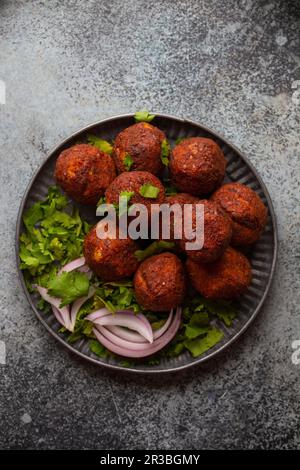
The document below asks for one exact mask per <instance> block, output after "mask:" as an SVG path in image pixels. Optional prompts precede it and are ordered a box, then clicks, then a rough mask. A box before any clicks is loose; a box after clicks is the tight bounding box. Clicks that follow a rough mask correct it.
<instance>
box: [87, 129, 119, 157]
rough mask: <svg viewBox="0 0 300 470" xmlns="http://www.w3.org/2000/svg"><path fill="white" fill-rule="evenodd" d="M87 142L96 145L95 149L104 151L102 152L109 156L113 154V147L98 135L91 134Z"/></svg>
mask: <svg viewBox="0 0 300 470" xmlns="http://www.w3.org/2000/svg"><path fill="white" fill-rule="evenodd" d="M87 141H88V143H89V144H91V145H94V147H97V148H98V149H100V150H102V152H105V153H108V154H109V155H111V154H112V152H113V146H112V145H111V144H110V143H109V142H108V141H107V140H103V139H100V137H97V136H96V135H92V134H89V135H88V136H87Z"/></svg>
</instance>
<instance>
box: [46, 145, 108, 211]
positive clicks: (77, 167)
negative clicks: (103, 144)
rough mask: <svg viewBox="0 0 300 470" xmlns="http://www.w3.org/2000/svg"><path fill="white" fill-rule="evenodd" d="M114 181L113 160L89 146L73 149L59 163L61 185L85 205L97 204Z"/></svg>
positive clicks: (74, 147) (60, 158)
mask: <svg viewBox="0 0 300 470" xmlns="http://www.w3.org/2000/svg"><path fill="white" fill-rule="evenodd" d="M115 177H116V168H115V164H114V161H113V159H112V157H111V156H110V155H108V154H107V153H104V152H102V151H101V150H99V149H98V148H97V147H94V146H92V145H89V144H78V145H74V146H73V147H70V148H68V149H66V150H64V151H63V152H61V154H60V155H59V157H58V159H57V160H56V166H55V178H56V181H57V183H58V185H59V186H60V187H61V188H62V189H63V190H64V191H65V192H66V193H67V194H68V195H69V196H71V197H72V198H73V199H75V201H77V202H80V203H82V204H97V202H98V200H99V199H100V197H101V196H103V195H104V193H105V190H106V188H107V187H108V186H109V185H110V183H111V182H112V181H113V180H114V179H115Z"/></svg>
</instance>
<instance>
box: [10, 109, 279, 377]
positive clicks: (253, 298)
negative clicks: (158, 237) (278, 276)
mask: <svg viewBox="0 0 300 470" xmlns="http://www.w3.org/2000/svg"><path fill="white" fill-rule="evenodd" d="M133 122H134V121H133V114H126V115H121V116H115V117H112V118H109V119H104V120H102V121H99V122H96V123H94V124H91V125H89V126H87V127H85V128H84V129H81V130H80V131H78V132H76V133H75V134H73V135H71V136H70V137H68V138H67V139H66V140H64V141H63V142H62V143H60V144H59V145H58V146H57V147H56V148H55V149H54V150H53V151H52V152H51V153H50V154H49V156H48V158H47V159H46V161H45V162H44V163H43V165H42V166H41V167H40V168H39V169H38V171H37V172H36V173H35V175H34V176H33V178H32V180H31V181H30V184H29V186H28V188H27V190H26V193H25V194H24V197H23V200H22V203H21V207H20V210H19V215H18V220H17V232H16V254H17V263H18V270H19V276H20V280H21V284H22V287H23V289H24V291H25V294H26V296H27V299H28V301H29V303H30V305H31V307H32V309H33V310H34V312H35V314H36V315H37V317H38V319H39V320H40V321H41V322H42V323H43V325H44V326H45V327H46V328H47V330H48V331H49V332H50V333H51V334H52V335H53V336H54V337H55V338H56V339H57V340H58V341H60V342H61V343H62V344H63V345H64V346H65V347H67V348H68V349H69V350H71V351H73V352H75V353H76V354H78V355H79V356H81V357H83V358H85V359H87V360H88V361H90V362H93V363H95V364H98V365H101V366H105V367H108V368H111V369H124V368H123V367H122V366H120V364H119V363H118V361H116V360H114V359H112V358H109V359H102V358H98V357H97V356H95V355H94V354H93V353H92V352H91V351H90V349H89V347H88V344H87V341H85V340H80V341H78V342H77V343H75V344H72V345H70V344H69V343H67V341H66V340H65V338H64V337H63V336H62V335H60V334H58V330H59V328H60V325H59V323H58V322H57V321H56V319H55V317H54V315H53V314H52V313H49V314H45V313H43V312H41V311H39V309H38V308H37V301H38V297H37V296H36V295H32V294H30V293H29V292H28V291H27V289H26V286H25V282H24V278H23V274H22V271H21V270H20V269H19V235H20V233H22V230H23V223H22V215H23V213H24V211H25V210H26V209H27V208H28V207H30V206H31V205H32V204H33V203H34V202H36V201H38V200H40V199H43V198H44V197H45V196H46V194H47V191H48V187H49V186H50V185H52V184H54V180H53V171H54V165H55V160H56V158H57V157H58V155H59V154H60V152H61V151H62V150H64V149H65V148H67V147H70V146H71V145H74V144H75V143H78V142H80V141H83V140H85V137H86V134H88V133H93V134H97V135H99V136H100V137H101V138H103V139H107V140H110V139H114V138H115V136H116V135H117V134H118V132H120V131H121V130H122V129H124V128H125V127H128V126H130V125H131V124H133ZM154 123H155V125H157V126H158V127H159V128H161V129H162V130H164V131H165V133H166V135H167V137H168V139H169V140H170V141H171V143H174V141H175V140H176V139H177V138H178V137H191V136H203V137H209V138H212V139H214V140H215V141H216V142H217V143H218V144H219V145H220V147H221V148H222V150H223V152H224V155H225V157H226V159H227V162H228V164H227V170H226V178H225V181H227V182H229V181H237V182H240V183H243V184H246V185H248V186H249V187H251V188H252V189H254V190H255V191H256V192H257V193H258V194H259V196H260V197H261V198H262V200H263V201H264V203H265V204H266V206H267V207H268V211H269V215H268V223H267V226H266V229H265V232H264V233H263V235H262V237H261V239H260V240H259V241H258V242H257V243H256V244H255V245H254V246H253V247H252V248H251V251H250V252H249V253H248V256H249V257H250V260H251V265H252V275H253V280H252V283H251V286H250V287H249V289H248V291H247V293H246V294H245V295H244V296H243V297H242V298H241V299H240V303H239V315H238V318H237V319H235V320H234V322H233V325H232V327H230V328H227V327H225V326H224V325H223V323H219V324H218V327H219V328H221V329H222V330H223V332H224V337H223V340H222V341H221V342H220V343H219V344H217V345H216V346H215V347H214V348H212V349H210V350H209V351H207V352H206V353H205V354H203V355H202V356H200V357H199V358H196V359H193V358H192V357H191V356H190V354H189V353H188V352H185V353H182V354H181V355H180V356H179V357H178V358H172V359H167V358H165V359H163V360H162V361H161V363H160V364H159V365H157V366H151V367H150V366H147V367H146V366H145V365H142V364H141V365H137V366H136V367H134V368H126V371H131V372H139V373H164V372H171V371H175V370H179V369H185V368H187V367H191V366H193V365H195V364H199V363H202V362H204V361H207V360H208V359H210V358H212V357H214V356H216V355H217V354H219V353H221V352H222V351H225V349H227V348H228V347H229V346H230V345H231V344H232V343H233V342H234V341H235V340H236V339H237V338H238V337H240V336H241V334H242V333H243V332H244V331H246V329H247V328H248V327H249V325H250V324H251V323H252V322H253V320H254V318H255V317H256V315H257V314H258V312H259V311H260V309H261V307H262V305H263V302H264V300H265V298H266V295H267V293H268V290H269V287H270V284H271V280H272V277H273V274H274V269H275V263H276V256H277V227H276V220H275V214H274V209H273V206H272V202H271V199H270V196H269V194H268V191H267V189H266V187H265V185H264V183H263V182H262V180H261V178H260V176H259V175H258V173H257V171H256V170H255V168H253V166H252V165H251V163H250V162H249V161H248V159H247V158H246V157H245V156H243V155H242V154H241V153H240V151H239V150H238V149H236V148H235V147H234V146H233V145H232V144H230V143H229V142H228V141H227V140H226V139H224V138H223V137H221V136H219V135H218V134H216V133H215V132H214V131H212V130H210V129H208V128H206V127H204V126H202V125H200V124H197V123H196V122H193V121H190V120H187V119H180V118H177V117H174V116H168V115H165V114H156V118H155V121H154ZM80 210H81V213H82V215H83V216H84V217H85V218H86V219H87V220H89V221H90V222H92V221H95V215H94V214H95V209H94V208H92V209H87V208H86V207H84V206H82V207H80Z"/></svg>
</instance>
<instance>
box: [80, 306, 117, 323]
mask: <svg viewBox="0 0 300 470" xmlns="http://www.w3.org/2000/svg"><path fill="white" fill-rule="evenodd" d="M105 315H111V312H110V311H109V310H108V309H107V308H104V307H103V308H100V309H99V310H96V311H95V312H92V313H89V314H88V315H87V316H86V317H85V318H86V320H89V321H91V322H92V323H93V322H94V321H95V320H98V318H102V317H105Z"/></svg>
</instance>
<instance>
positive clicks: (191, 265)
mask: <svg viewBox="0 0 300 470" xmlns="http://www.w3.org/2000/svg"><path fill="white" fill-rule="evenodd" d="M186 267H187V272H188V275H189V278H190V280H191V283H192V285H193V287H194V288H195V289H196V290H197V291H198V292H200V294H201V295H203V296H204V297H206V298H207V299H228V300H229V299H234V298H236V297H238V296H239V295H242V294H244V292H245V291H246V290H247V288H248V286H249V285H250V283H251V278H252V274H251V265H250V262H249V261H248V259H247V258H246V256H244V255H243V254H242V253H240V252H239V251H237V250H235V249H234V248H231V247H228V248H227V250H226V251H225V253H224V254H223V255H222V256H221V258H219V259H218V260H217V261H215V262H214V263H209V264H203V263H196V262H195V261H193V260H192V259H191V258H188V259H187V262H186Z"/></svg>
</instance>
